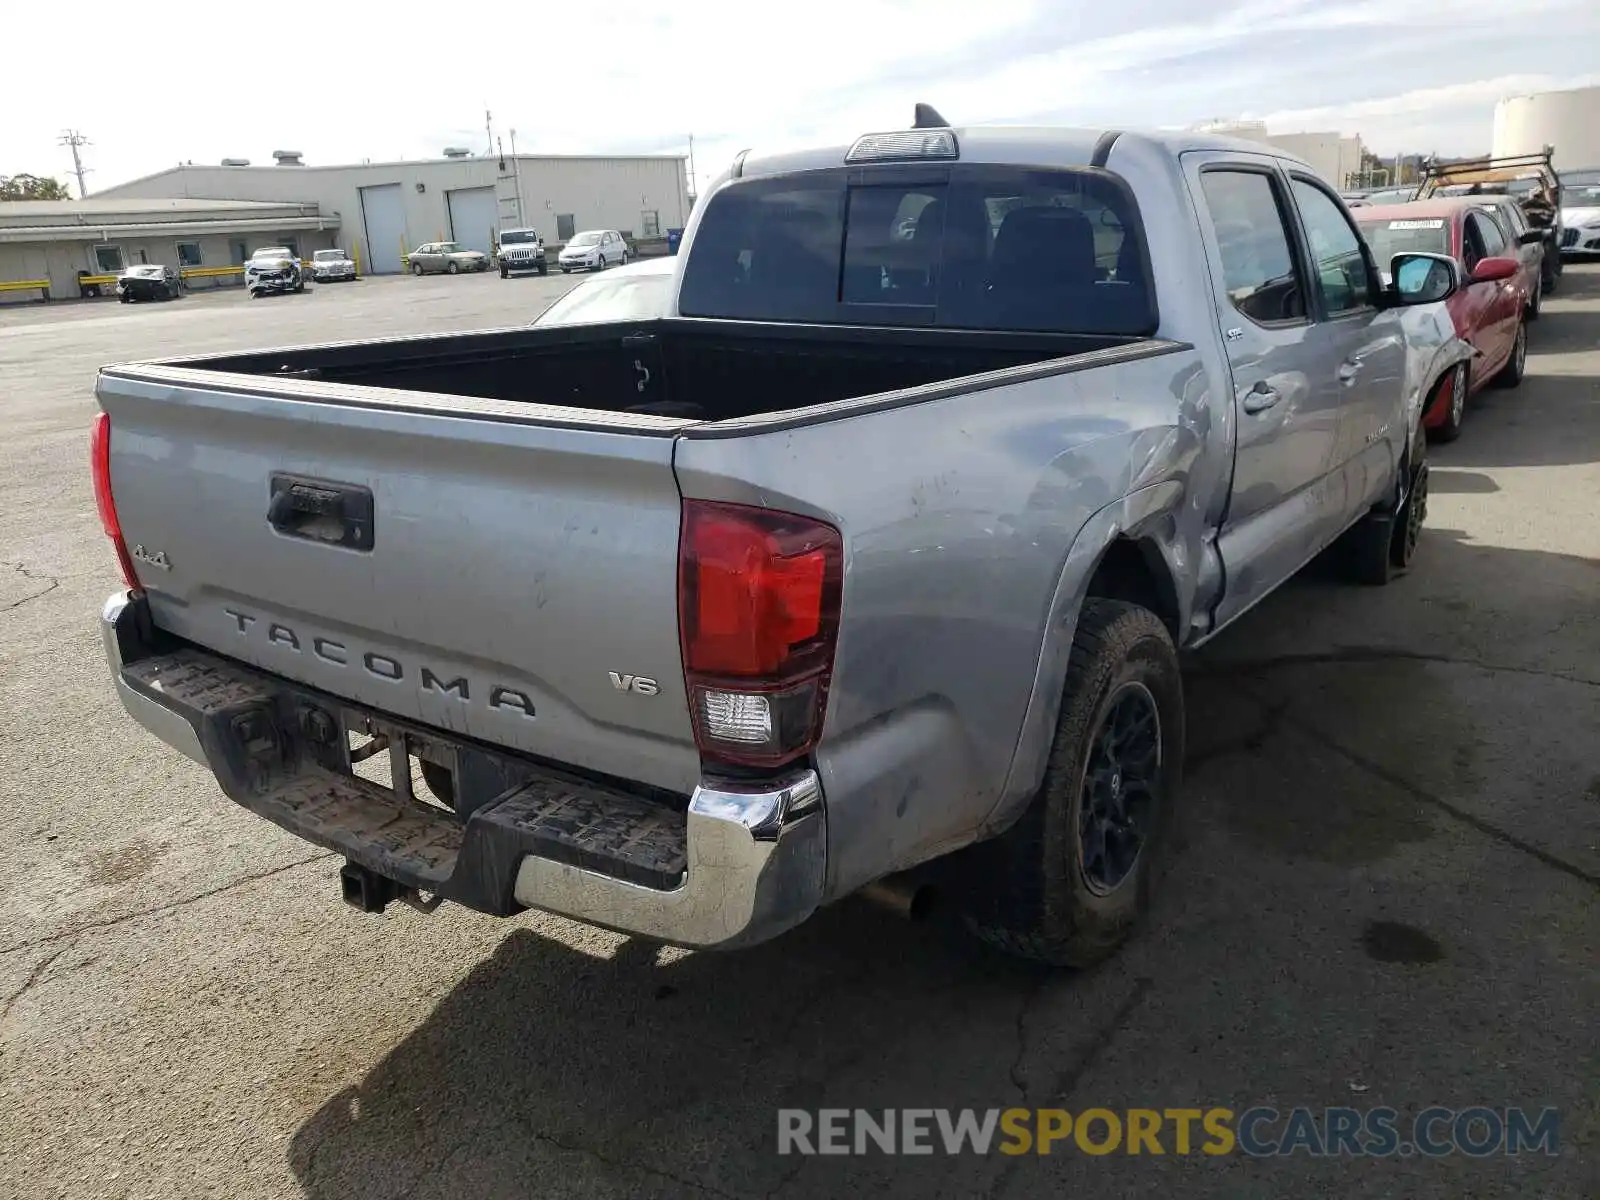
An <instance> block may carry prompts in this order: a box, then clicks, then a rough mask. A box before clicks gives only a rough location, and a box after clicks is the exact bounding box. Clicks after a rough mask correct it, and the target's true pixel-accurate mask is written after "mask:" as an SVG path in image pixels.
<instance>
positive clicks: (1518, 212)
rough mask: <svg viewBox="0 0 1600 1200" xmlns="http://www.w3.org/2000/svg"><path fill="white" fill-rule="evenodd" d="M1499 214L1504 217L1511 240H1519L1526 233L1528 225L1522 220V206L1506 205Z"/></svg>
mask: <svg viewBox="0 0 1600 1200" xmlns="http://www.w3.org/2000/svg"><path fill="white" fill-rule="evenodd" d="M1500 212H1501V214H1502V215H1503V216H1504V217H1505V219H1506V224H1507V225H1508V226H1509V227H1510V229H1511V236H1512V237H1513V238H1520V237H1521V236H1522V235H1523V234H1525V233H1527V232H1528V223H1527V221H1525V220H1523V219H1522V205H1520V204H1507V205H1506V206H1505V207H1504V208H1502V209H1501V210H1500Z"/></svg>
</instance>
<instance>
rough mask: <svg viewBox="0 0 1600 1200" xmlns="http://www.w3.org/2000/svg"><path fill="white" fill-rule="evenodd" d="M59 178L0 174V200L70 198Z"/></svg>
mask: <svg viewBox="0 0 1600 1200" xmlns="http://www.w3.org/2000/svg"><path fill="white" fill-rule="evenodd" d="M70 199H72V195H71V193H70V192H68V191H67V189H66V185H64V184H63V183H62V182H61V181H60V180H59V179H51V178H50V177H49V176H41V175H0V200H70Z"/></svg>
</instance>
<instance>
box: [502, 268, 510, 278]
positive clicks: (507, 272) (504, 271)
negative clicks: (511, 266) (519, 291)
mask: <svg viewBox="0 0 1600 1200" xmlns="http://www.w3.org/2000/svg"><path fill="white" fill-rule="evenodd" d="M500 278H501V279H510V278H511V272H510V271H508V270H506V269H505V268H504V267H501V268H500Z"/></svg>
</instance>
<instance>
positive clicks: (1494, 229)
mask: <svg viewBox="0 0 1600 1200" xmlns="http://www.w3.org/2000/svg"><path fill="white" fill-rule="evenodd" d="M1472 219H1473V220H1474V221H1479V222H1482V228H1481V230H1480V232H1481V234H1482V236H1483V253H1484V256H1485V257H1487V258H1494V257H1496V256H1497V255H1501V254H1504V253H1505V252H1506V235H1505V234H1503V233H1501V232H1500V225H1499V223H1498V222H1496V221H1495V219H1494V218H1493V217H1491V216H1490V215H1489V214H1488V213H1474V214H1473V215H1472Z"/></svg>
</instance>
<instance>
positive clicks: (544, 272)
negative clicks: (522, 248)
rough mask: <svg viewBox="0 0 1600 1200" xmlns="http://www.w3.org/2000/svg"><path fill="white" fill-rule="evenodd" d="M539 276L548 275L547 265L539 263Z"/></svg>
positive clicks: (548, 268)
mask: <svg viewBox="0 0 1600 1200" xmlns="http://www.w3.org/2000/svg"><path fill="white" fill-rule="evenodd" d="M539 274H541V275H548V274H550V267H549V265H548V264H546V263H540V264H539Z"/></svg>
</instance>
